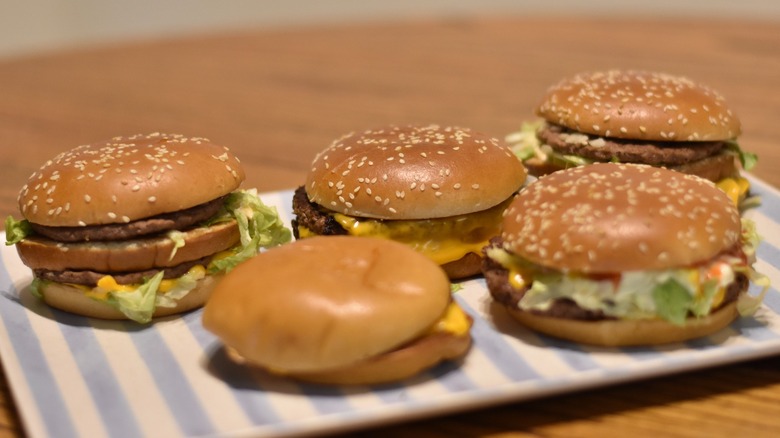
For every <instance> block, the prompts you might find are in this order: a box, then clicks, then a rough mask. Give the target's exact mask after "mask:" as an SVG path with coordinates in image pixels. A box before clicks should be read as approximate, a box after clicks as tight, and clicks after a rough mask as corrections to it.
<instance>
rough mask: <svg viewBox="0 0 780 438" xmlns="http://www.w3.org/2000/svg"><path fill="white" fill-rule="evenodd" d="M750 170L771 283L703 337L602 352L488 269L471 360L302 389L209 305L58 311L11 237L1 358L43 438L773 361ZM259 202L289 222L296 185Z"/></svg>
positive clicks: (527, 390)
mask: <svg viewBox="0 0 780 438" xmlns="http://www.w3.org/2000/svg"><path fill="white" fill-rule="evenodd" d="M750 179H751V183H752V187H753V191H754V192H755V193H756V194H758V195H760V196H761V197H762V199H763V203H762V205H761V206H760V207H758V208H756V209H754V210H750V211H748V212H747V216H749V217H751V218H752V219H753V220H755V222H756V225H757V228H758V231H759V233H760V234H761V235H762V236H763V237H764V241H763V242H762V243H761V245H760V246H759V249H758V261H757V263H756V264H755V268H756V270H758V271H759V272H762V273H764V274H766V275H767V276H768V277H770V279H771V280H772V283H773V285H774V286H773V287H772V288H771V289H770V290H769V292H768V294H767V295H766V298H765V299H764V304H763V306H762V307H761V309H759V311H758V312H757V313H756V314H755V315H754V316H753V317H748V318H742V319H739V320H737V321H736V322H734V323H733V324H731V325H730V326H729V327H728V328H727V329H725V330H722V331H720V332H718V333H716V334H714V335H712V336H708V337H705V338H702V339H698V340H694V341H689V342H685V343H679V344H671V345H665V346H659V347H647V348H638V347H632V348H597V347H588V346H582V345H577V344H573V343H570V342H566V341H561V340H556V339H553V338H549V337H545V336H542V335H537V334H533V333H532V332H530V331H528V330H526V329H524V328H522V327H520V326H519V325H518V324H515V323H513V322H512V321H510V320H509V317H508V316H506V314H505V312H504V311H503V310H501V309H498V308H497V307H496V306H495V305H493V304H491V300H490V299H489V294H488V293H487V289H486V287H485V283H484V280H482V279H481V278H477V279H471V280H467V281H464V282H462V283H460V285H461V287H460V288H457V291H456V292H455V298H456V300H457V301H458V303H459V304H460V305H461V306H462V307H463V308H464V309H465V310H466V312H468V313H469V314H470V315H471V316H472V317H473V318H474V326H473V329H472V336H473V341H474V343H473V347H472V349H471V351H470V352H469V353H468V355H467V356H466V357H465V359H464V360H463V362H462V363H444V364H441V365H439V366H437V367H435V368H433V369H432V370H430V371H428V372H426V373H424V374H421V375H419V376H417V377H415V378H413V379H411V380H406V381H404V382H401V383H397V384H391V385H383V386H358V387H337V386H335V387H334V386H321V385H316V384H304V383H298V382H294V381H292V380H287V379H285V378H280V377H274V376H271V375H269V374H264V373H262V372H260V371H250V370H249V369H247V368H242V367H240V366H238V365H236V364H234V363H233V362H232V361H230V360H229V359H228V357H227V354H226V352H225V350H224V349H223V347H222V345H221V343H220V342H219V341H218V340H217V339H216V338H215V337H214V336H213V335H212V334H211V333H209V332H207V331H206V330H205V329H204V328H203V327H202V325H201V312H202V311H201V310H196V311H193V312H190V313H187V314H185V315H183V316H182V317H167V318H162V319H160V320H158V321H157V322H156V323H155V324H152V325H147V326H141V325H138V324H136V323H133V322H131V321H119V322H117V321H103V320H97V319H89V318H86V317H82V316H77V315H72V314H69V313H65V312H61V311H58V310H55V309H52V308H49V307H47V306H45V305H44V304H42V303H41V302H40V301H38V300H37V299H35V298H34V297H33V296H32V295H31V294H30V291H29V284H30V280H31V273H30V270H29V269H28V268H27V267H25V266H24V265H23V264H22V263H21V261H20V260H19V258H18V256H17V254H16V249H15V248H13V247H6V246H4V247H2V249H0V294H1V296H0V320H1V321H2V322H1V323H0V359H2V362H3V367H4V369H5V373H6V377H7V380H8V382H9V384H10V386H11V390H12V392H13V395H14V399H15V401H16V406H17V408H18V411H19V413H20V416H21V418H22V422H23V424H24V427H25V431H26V432H27V433H28V434H29V435H30V436H32V437H44V436H60V437H69V436H113V437H123V436H148V435H155V436H169V437H173V436H214V435H220V436H225V435H227V436H249V435H265V436H283V435H300V434H306V433H315V432H316V433H323V432H337V431H345V430H354V429H358V428H362V427H369V426H375V425H380V424H388V423H394V422H401V421H408V420H411V419H415V418H422V417H430V416H434V415H440V414H445V413H452V412H457V411H464V410H470V409H476V408H480V407H485V406H490V405H496V404H500V403H506V402H516V401H522V400H529V399H534V398H540V397H544V396H549V395H552V394H560V393H566V392H573V391H578V390H582V389H585V388H593V387H599V386H605V385H610V384H615V383H619V382H626V381H632V380H638V379H643V378H648V377H654V376H661V375H668V374H672V373H676V372H682V371H688V370H693V369H700V368H705V367H712V366H716V365H720V364H727V363H733V362H738V361H744V360H749V359H754V358H760V357H766V356H770V355H774V354H778V353H780V294H779V293H778V290H777V285H780V192H778V191H777V190H776V189H774V188H772V187H771V186H769V185H767V184H766V183H763V182H762V181H760V180H757V179H756V178H753V177H750ZM261 197H262V199H263V201H264V202H265V203H266V204H269V205H274V206H276V207H277V208H278V209H279V213H280V215H282V217H283V219H284V220H285V221H286V223H289V221H290V219H291V211H290V209H291V198H292V191H281V192H273V193H265V194H261ZM3 237H4V236H3ZM750 291H751V294H757V293H758V292H759V291H760V288H759V287H757V286H755V285H753V286H751V290H750Z"/></svg>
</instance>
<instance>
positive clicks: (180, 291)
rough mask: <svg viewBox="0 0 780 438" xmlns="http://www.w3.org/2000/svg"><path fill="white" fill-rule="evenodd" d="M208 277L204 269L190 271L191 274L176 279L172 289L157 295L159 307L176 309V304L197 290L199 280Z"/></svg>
mask: <svg viewBox="0 0 780 438" xmlns="http://www.w3.org/2000/svg"><path fill="white" fill-rule="evenodd" d="M205 276H206V273H205V270H203V269H190V271H189V272H187V273H186V274H184V275H182V276H181V277H179V278H177V279H176V282H175V284H174V285H173V287H172V288H171V289H169V290H168V291H167V292H165V293H163V294H159V293H158V294H157V302H156V304H157V307H176V303H177V302H178V301H179V300H180V299H182V298H184V297H185V296H186V295H187V294H188V293H189V292H190V291H191V290H193V289H195V286H196V285H197V284H198V280H200V279H202V278H203V277H205Z"/></svg>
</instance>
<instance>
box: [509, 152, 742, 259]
mask: <svg viewBox="0 0 780 438" xmlns="http://www.w3.org/2000/svg"><path fill="white" fill-rule="evenodd" d="M740 235H741V222H740V215H739V211H738V210H737V208H736V207H735V206H734V204H733V203H732V202H731V201H730V200H729V198H728V196H726V195H725V194H724V193H723V192H722V191H721V190H719V189H718V188H716V187H715V185H714V184H712V183H711V182H709V181H706V180H704V179H701V178H698V177H695V176H690V175H685V174H682V173H678V172H674V171H671V170H667V169H663V168H656V167H651V166H646V165H636V164H616V163H599V164H592V165H589V166H583V167H576V168H571V169H567V170H561V171H558V172H554V173H552V174H549V175H546V176H544V177H542V178H540V179H539V180H537V181H536V182H534V183H532V184H530V185H529V186H528V187H527V188H525V189H524V190H523V191H521V192H520V194H519V195H518V196H517V197H516V198H515V200H514V201H513V202H512V204H511V205H510V206H509V208H508V209H507V211H506V215H505V217H504V233H503V238H504V242H505V243H504V245H505V247H506V248H507V250H509V251H511V252H513V253H515V254H518V255H520V256H522V257H524V258H526V259H527V260H530V261H532V262H534V263H536V264H539V265H542V266H547V267H551V268H554V269H558V270H562V271H574V272H584V273H616V272H624V271H634V270H662V269H670V268H677V267H683V266H690V265H693V264H696V263H699V262H703V261H706V260H709V259H711V258H713V257H714V256H716V255H717V254H719V253H721V252H723V251H726V250H729V249H731V248H732V247H733V246H734V245H735V244H736V243H737V242H738V240H739V238H740Z"/></svg>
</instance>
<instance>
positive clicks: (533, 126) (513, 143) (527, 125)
mask: <svg viewBox="0 0 780 438" xmlns="http://www.w3.org/2000/svg"><path fill="white" fill-rule="evenodd" d="M543 123H544V121H543V120H541V119H539V120H535V121H533V122H523V123H522V125H521V126H520V130H519V131H517V132H513V133H511V134H509V135H507V136H506V138H505V140H506V142H507V143H509V146H510V148H511V149H512V152H514V154H515V156H517V158H519V159H520V160H522V161H525V160H528V159H530V158H533V157H538V158H540V159H542V160H544V159H545V157H544V152H542V150H541V149H540V146H541V142H540V141H539V139H538V138H537V137H536V131H537V130H539V128H540V127H541V126H542V124H543Z"/></svg>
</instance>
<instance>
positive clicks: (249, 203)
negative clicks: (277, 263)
mask: <svg viewBox="0 0 780 438" xmlns="http://www.w3.org/2000/svg"><path fill="white" fill-rule="evenodd" d="M231 218H233V219H235V220H236V222H238V229H239V233H240V235H241V246H240V247H239V248H236V249H235V250H234V251H233V253H232V254H231V255H229V256H227V257H221V258H219V259H217V260H214V261H212V262H211V263H210V264H209V267H208V270H209V272H211V273H215V272H221V271H230V270H231V269H233V268H235V267H236V266H238V265H239V264H240V263H241V262H243V261H245V260H247V259H249V258H251V257H253V256H255V255H256V254H257V252H258V251H259V250H260V248H270V247H273V246H278V245H281V244H284V243H287V242H289V241H290V240H291V239H292V232H291V231H290V229H289V228H287V227H285V225H284V223H283V222H282V220H281V219H280V218H279V214H278V212H277V210H276V207H269V206H267V205H265V204H263V202H262V201H261V200H260V197H258V196H257V191H256V190H254V189H251V190H240V191H236V192H233V193H231V194H229V195H228V198H227V200H226V201H225V206H224V209H223V212H222V214H220V215H218V216H217V217H216V218H215V219H214V220H213V221H211V222H212V223H216V222H221V221H225V220H230V219H231Z"/></svg>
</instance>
